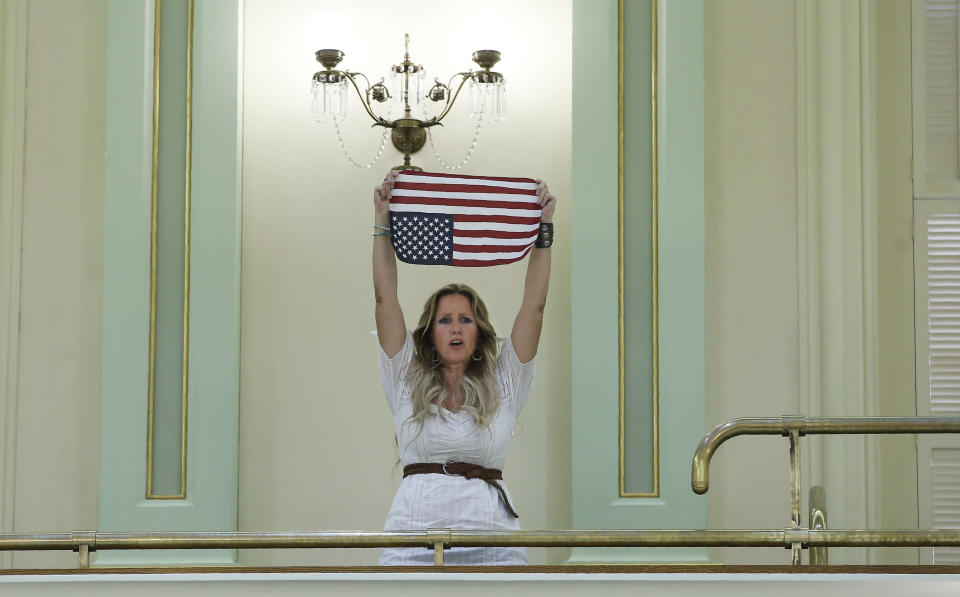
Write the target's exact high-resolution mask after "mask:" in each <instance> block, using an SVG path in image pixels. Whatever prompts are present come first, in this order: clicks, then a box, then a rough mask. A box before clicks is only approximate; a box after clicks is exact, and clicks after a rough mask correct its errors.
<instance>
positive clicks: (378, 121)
mask: <svg viewBox="0 0 960 597" xmlns="http://www.w3.org/2000/svg"><path fill="white" fill-rule="evenodd" d="M355 74H357V75H360V76H361V77H363V78H364V79H366V78H367V76H366V75H364V74H363V73H350V72H347V71H343V76H344V77H346V78H347V79H348V80H349V81H350V82H351V83H353V88H354V89H356V90H357V97H359V98H360V103H361V104H362V105H363V109H364V110H366V111H367V114H369V115H370V118H372V119H374V121H376V124H379V125H380V126H383V127H387V128H393V126H394V125H393V123H392V122H390V121H389V120H386V119H385V118H382V117H380V116H377V115H376V114H374V113H373V110H371V109H370V105H369V104H368V103H367V99H366V98H365V97H364V96H363V92H362V91H360V86H359V85H357V81H356V79H354V78H353V75H355ZM367 83H368V85H367V88H368V89H369V88H370V85H369V83H370V80H369V79H367Z"/></svg>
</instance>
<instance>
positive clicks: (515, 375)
mask: <svg viewBox="0 0 960 597" xmlns="http://www.w3.org/2000/svg"><path fill="white" fill-rule="evenodd" d="M536 373H537V359H536V357H534V358H532V359H530V362H528V363H521V362H520V357H518V356H517V353H516V351H514V349H513V341H512V340H511V339H510V338H506V339H504V340H503V342H502V344H501V347H500V357H499V358H498V359H497V369H496V375H497V382H499V384H500V390H501V391H502V392H503V396H502V400H503V404H504V405H506V406H507V407H508V408H510V409H511V410H512V411H513V412H514V413H516V414H519V413H520V409H522V408H523V405H524V404H526V402H527V397H529V396H530V390H531V389H532V388H533V378H534V377H535V376H536Z"/></svg>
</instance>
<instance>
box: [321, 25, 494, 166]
mask: <svg viewBox="0 0 960 597" xmlns="http://www.w3.org/2000/svg"><path fill="white" fill-rule="evenodd" d="M316 57H317V62H319V63H320V64H321V65H323V67H324V68H325V69H326V70H321V71H318V72H316V73H314V75H313V85H312V93H313V102H312V114H313V118H314V120H316V121H317V122H326V123H332V124H333V125H334V127H335V128H336V131H337V138H338V139H339V141H340V147H341V149H342V150H343V152H344V155H346V157H347V159H348V160H350V162H351V163H353V164H354V165H355V166H358V167H361V168H370V167H372V166H373V165H374V164H375V163H376V162H377V160H378V159H379V158H380V156H381V155H382V153H383V148H384V146H385V145H386V136H387V133H388V132H389V133H390V140H391V141H392V142H393V146H394V147H396V148H397V150H399V151H400V152H401V153H403V164H402V165H400V166H394V168H393V169H394V170H400V169H409V170H422V168H419V167H417V166H414V165H412V164H411V163H410V155H411V154H414V153H416V152H418V151H419V150H420V149H421V148H423V146H424V144H425V143H426V141H427V138H428V137H429V138H430V145H431V148H432V149H433V153H434V155H435V156H436V158H437V160H438V161H439V162H440V163H441V164H442V165H443V166H444V167H445V168H447V169H450V170H456V169H459V168H462V167H463V166H464V165H466V163H467V162H468V161H470V157H471V156H472V155H473V150H474V149H475V148H476V146H477V141H478V139H479V136H480V128H481V126H482V124H483V122H484V121H487V120H491V121H499V120H503V119H504V118H505V117H506V97H505V86H504V78H503V75H502V74H500V73H498V72H496V71H493V70H490V69H492V68H493V67H494V66H495V65H496V64H497V62H499V61H500V52H498V51H497V50H478V51H476V52H474V53H473V61H474V62H475V63H476V64H477V65H478V66H479V67H480V69H481V70H478V71H473V70H468V71H464V72H459V73H457V74H455V75H453V76H452V77H450V79H449V81H447V83H442V82H441V81H440V80H439V79H434V85H433V86H432V87H430V88H429V89H426V90H425V91H424V87H425V85H424V79H425V78H426V74H425V70H424V68H423V66H422V65H420V64H416V63H415V62H413V61H412V60H411V59H410V36H409V35H404V56H403V62H401V63H400V64H396V65H394V66H393V67H391V69H390V72H391V81H390V85H389V86H388V85H387V84H385V83H384V79H383V78H381V79H380V80H379V81H378V82H376V83H374V84H372V85H371V84H370V79H368V78H367V76H366V75H364V74H363V73H360V72H351V71H347V70H337V69H336V67H337V66H338V65H339V64H340V61H341V60H343V58H344V53H343V52H341V51H340V50H334V49H324V50H317V52H316ZM360 77H362V78H363V81H362V82H361V83H358V79H359V78H360ZM458 79H459V83H458V82H457V80H458ZM468 82H469V84H470V85H469V94H470V114H469V116H470V118H475V119H476V122H477V124H476V129H475V131H474V136H473V140H472V141H471V143H470V146H469V148H468V149H467V152H466V155H465V157H464V158H463V159H462V160H461V161H460V162H459V163H457V164H448V163H447V162H445V161H444V160H443V159H441V158H440V155H439V154H438V153H437V150H436V147H435V146H434V145H433V136H432V134H430V128H431V127H434V126H437V125H439V124H441V121H442V120H443V119H444V118H445V117H446V116H447V114H449V113H450V109H451V108H453V104H454V102H456V101H457V98H458V97H459V95H460V91H461V90H462V89H463V86H464V85H465V84H467V83H468ZM348 83H349V84H351V85H353V88H354V89H355V90H356V92H357V95H358V96H359V98H360V103H361V104H362V105H363V108H364V110H365V111H366V112H367V114H368V115H369V116H370V118H372V119H373V126H380V127H383V129H384V130H383V136H382V137H381V139H380V146H379V149H378V151H377V154H376V156H375V157H374V158H373V160H372V161H370V162H369V163H366V164H361V163H359V162H357V161H355V160H354V159H353V158H352V157H351V156H350V154H349V153H348V152H347V149H346V146H345V145H344V143H343V135H342V134H341V132H340V127H339V123H340V122H341V121H343V119H344V118H346V115H347V97H348V91H347V87H348ZM390 99H396V100H398V101H399V104H400V106H401V107H402V110H403V115H402V116H401V117H400V118H396V119H392V120H391V119H390V113H389V110H387V111H386V114H385V115H381V114H378V113H377V112H378V111H382V108H383V106H382V104H385V103H387V102H388V101H389V100H390ZM427 101H430V102H432V103H433V104H435V105H436V106H437V107H438V108H439V110H438V111H437V112H436V113H435V114H434V115H433V116H432V117H428V116H427ZM377 104H381V108H380V109H379V110H375V109H374V108H375V106H376V105H377ZM415 108H419V109H420V111H421V113H420V114H417V115H414V112H413V110H414V109H415Z"/></svg>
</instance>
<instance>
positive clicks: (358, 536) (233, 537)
mask: <svg viewBox="0 0 960 597" xmlns="http://www.w3.org/2000/svg"><path fill="white" fill-rule="evenodd" d="M795 545H801V546H803V548H807V547H902V546H911V547H958V546H960V530H928V531H922V530H921V531H917V530H898V531H854V530H827V531H816V530H810V529H802V528H786V529H770V530H763V529H758V530H714V531H703V530H686V529H681V530H646V531H641V530H635V531H621V530H595V531H577V530H573V531H454V530H446V529H436V530H427V531H392V532H388V531H383V532H367V531H329V532H310V533H286V532H264V533H250V532H179V533H107V532H101V531H78V532H73V533H44V534H6V535H0V551H33V550H38V551H39V550H72V551H75V552H78V559H79V561H78V563H79V566H80V567H81V568H87V567H88V566H89V565H90V554H91V553H93V552H95V551H104V550H113V549H290V548H301V549H302V548H314V549H315V548H360V547H424V548H427V549H433V551H434V564H436V565H443V550H444V549H448V548H451V547H509V546H513V547H520V546H524V547H784V548H787V549H791V548H792V547H793V546H795Z"/></svg>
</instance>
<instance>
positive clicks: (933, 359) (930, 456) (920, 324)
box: [914, 199, 960, 564]
mask: <svg viewBox="0 0 960 597" xmlns="http://www.w3.org/2000/svg"><path fill="white" fill-rule="evenodd" d="M914 238H915V239H916V240H915V244H914V256H915V266H916V269H915V272H916V337H917V347H916V350H917V414H918V415H921V416H960V201H957V200H949V199H937V200H923V201H915V202H914ZM917 459H918V460H917V462H918V466H917V477H918V481H919V485H918V504H919V508H920V528H934V529H956V528H960V437H958V436H953V435H921V436H918V438H917ZM921 556H922V561H923V562H924V563H937V564H960V549H957V548H936V549H932V550H931V549H925V550H921Z"/></svg>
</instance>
